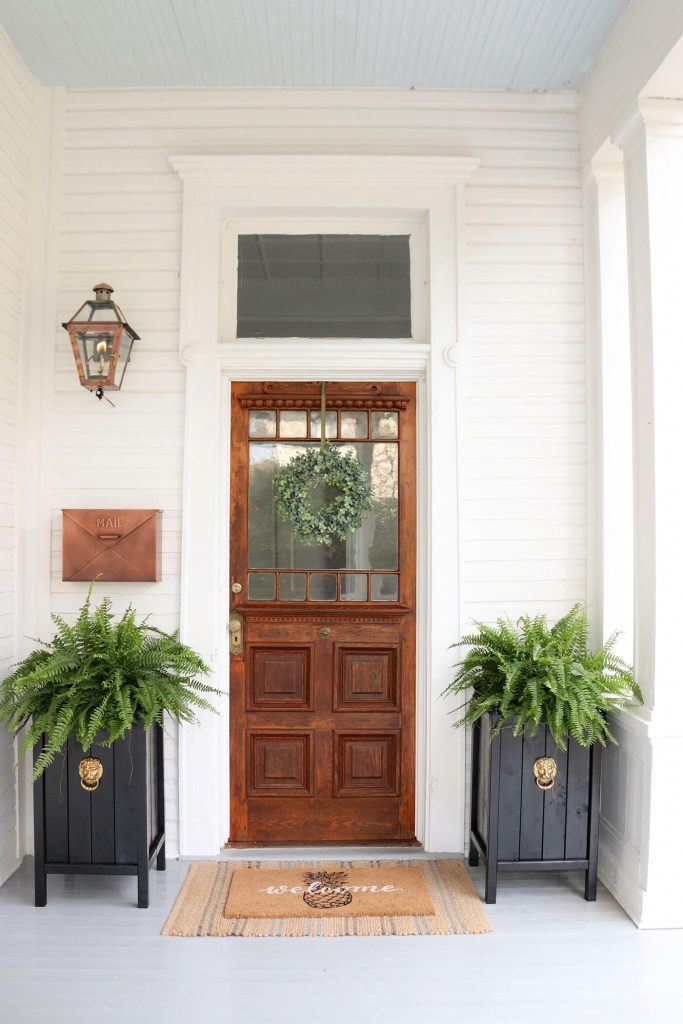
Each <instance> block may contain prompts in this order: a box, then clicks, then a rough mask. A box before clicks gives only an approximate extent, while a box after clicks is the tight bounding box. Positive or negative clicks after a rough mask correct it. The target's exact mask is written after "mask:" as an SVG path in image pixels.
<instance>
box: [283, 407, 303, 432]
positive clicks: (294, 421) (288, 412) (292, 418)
mask: <svg viewBox="0 0 683 1024" xmlns="http://www.w3.org/2000/svg"><path fill="white" fill-rule="evenodd" d="M307 434H308V415H307V413H306V410H305V409H283V410H282V412H281V413H280V437H306V435H307Z"/></svg>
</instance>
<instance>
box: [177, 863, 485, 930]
mask: <svg viewBox="0 0 683 1024" xmlns="http://www.w3.org/2000/svg"><path fill="white" fill-rule="evenodd" d="M492 930H493V929H492V928H491V924H490V922H489V920H488V918H487V917H486V914H485V913H484V911H483V908H482V905H481V901H480V899H479V896H478V895H477V893H476V890H475V888H474V886H473V884H472V880H471V878H470V876H469V874H468V872H467V869H466V867H465V865H464V864H463V862H462V861H459V860H420V861H416V860H401V861H397V860H373V861H233V862H226V861H200V862H199V863H196V864H192V866H191V867H190V870H189V872H188V874H187V877H186V879H185V881H184V883H183V886H182V889H181V890H180V894H179V895H178V898H177V900H176V902H175V905H174V907H173V910H172V911H171V913H170V916H169V918H168V920H167V921H166V924H165V925H164V928H163V930H162V935H177V936H204V935H213V936H228V935H239V936H245V937H259V936H282V937H290V936H292V937H293V936H306V935H309V936H338V935H476V934H482V933H485V932H490V931H492Z"/></svg>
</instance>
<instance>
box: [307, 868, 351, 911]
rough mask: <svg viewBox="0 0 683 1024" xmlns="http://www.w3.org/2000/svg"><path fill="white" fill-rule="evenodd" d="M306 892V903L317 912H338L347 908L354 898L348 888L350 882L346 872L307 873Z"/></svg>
mask: <svg viewBox="0 0 683 1024" xmlns="http://www.w3.org/2000/svg"><path fill="white" fill-rule="evenodd" d="M303 878H304V882H305V883H306V891H305V892H304V894H303V898H304V903H307V904H308V906H309V907H314V908H315V909H316V910H336V909H338V908H339V907H347V906H348V905H349V903H350V902H351V900H352V899H353V896H352V895H351V893H350V892H349V890H348V888H346V883H347V882H348V880H349V876H348V873H347V872H346V871H305V872H304V876H303Z"/></svg>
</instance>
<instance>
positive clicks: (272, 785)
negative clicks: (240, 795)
mask: <svg viewBox="0 0 683 1024" xmlns="http://www.w3.org/2000/svg"><path fill="white" fill-rule="evenodd" d="M312 764H313V734H312V733H310V732H291V733H286V732H259V731H253V732H250V733H249V794H250V796H261V797H264V796H267V797H272V796H287V797H293V796H312V795H313V793H312V788H311V783H312V771H311V769H312Z"/></svg>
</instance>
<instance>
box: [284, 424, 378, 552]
mask: <svg viewBox="0 0 683 1024" xmlns="http://www.w3.org/2000/svg"><path fill="white" fill-rule="evenodd" d="M321 483H326V484H327V485H328V486H329V487H334V488H336V489H337V490H338V491H339V493H338V494H337V495H335V497H334V498H333V499H332V501H329V502H327V504H326V505H323V507H322V508H321V509H320V511H318V512H315V511H314V510H313V509H312V508H311V503H310V499H309V495H310V492H311V490H312V489H313V488H314V487H315V486H316V485H317V484H321ZM274 491H275V493H274V500H275V509H276V511H277V513H278V515H279V516H280V517H281V518H282V519H284V520H285V522H288V523H291V525H292V527H293V528H294V531H295V533H296V534H297V536H298V537H299V539H300V540H302V541H303V542H304V544H328V545H329V544H332V543H333V542H334V541H335V540H345V539H346V536H347V534H348V533H350V532H351V531H352V530H357V529H358V527H359V526H360V525H361V523H362V522H363V520H364V519H365V516H366V515H367V513H368V512H369V511H370V508H371V507H372V487H371V485H370V480H369V478H368V474H367V473H366V471H365V469H364V467H363V466H362V465H361V463H360V462H359V461H358V459H357V458H355V456H354V455H353V454H351V452H349V453H348V454H342V452H341V451H340V450H339V448H338V447H335V446H334V445H331V444H326V445H325V446H324V447H323V448H309V449H308V451H305V452H302V454H301V455H296V456H295V457H294V458H293V459H292V460H291V462H289V463H288V464H287V465H286V466H283V467H282V469H279V470H278V471H277V473H276V475H275V481H274Z"/></svg>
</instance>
